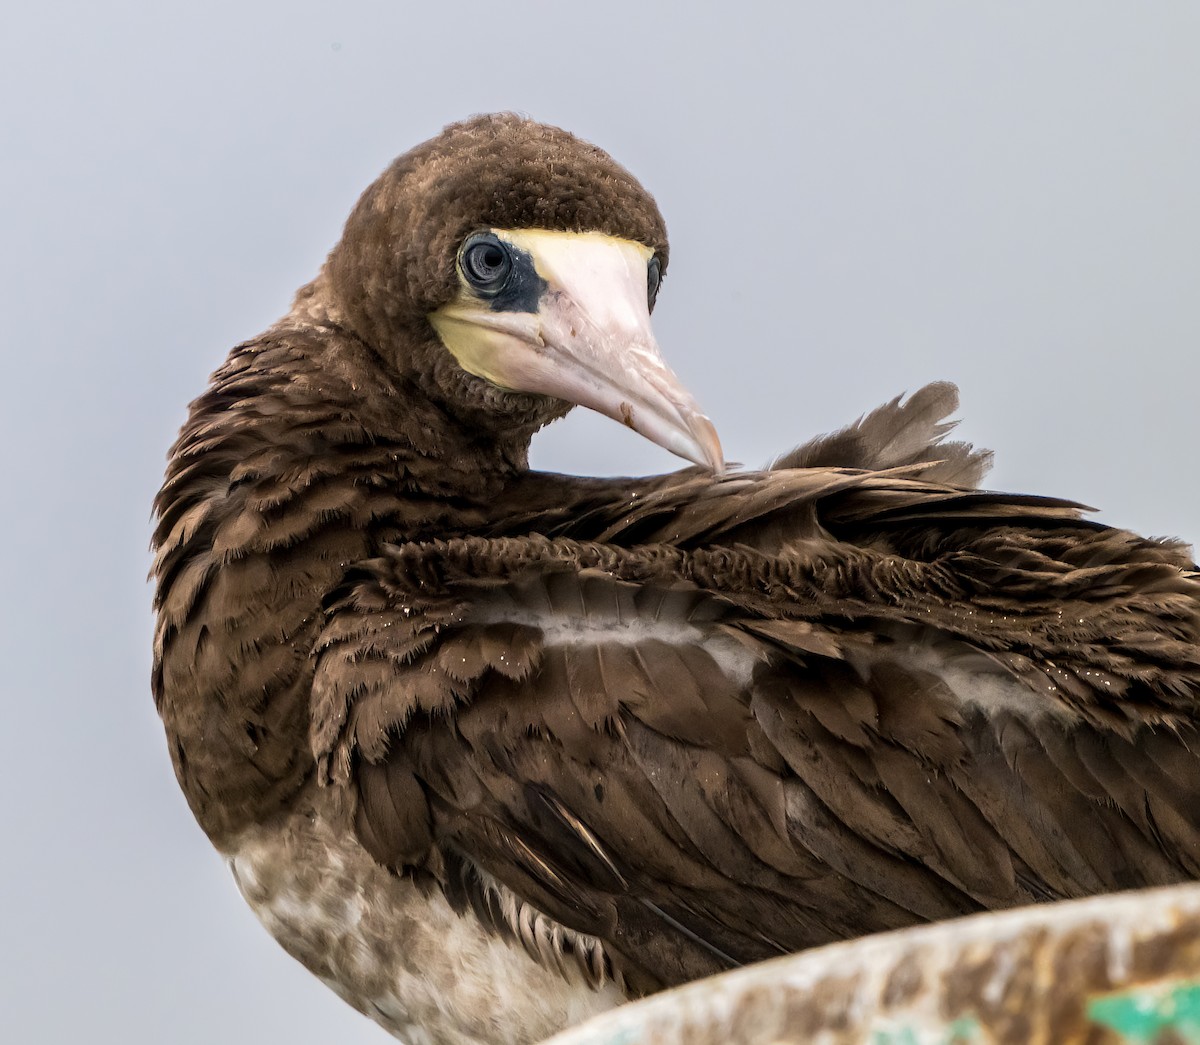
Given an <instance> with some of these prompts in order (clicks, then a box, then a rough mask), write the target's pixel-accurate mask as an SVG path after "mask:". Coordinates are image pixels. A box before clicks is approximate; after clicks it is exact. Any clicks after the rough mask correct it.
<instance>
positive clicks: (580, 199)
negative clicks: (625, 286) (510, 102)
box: [327, 114, 668, 430]
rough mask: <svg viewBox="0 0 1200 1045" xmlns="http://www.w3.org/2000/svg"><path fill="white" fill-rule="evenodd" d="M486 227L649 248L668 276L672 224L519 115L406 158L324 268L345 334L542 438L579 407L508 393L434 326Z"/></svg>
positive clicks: (565, 138) (590, 158)
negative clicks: (467, 365) (464, 249)
mask: <svg viewBox="0 0 1200 1045" xmlns="http://www.w3.org/2000/svg"><path fill="white" fill-rule="evenodd" d="M486 229H544V230H553V231H560V232H574V233H588V232H594V233H603V234H605V235H608V236H611V237H616V238H620V239H624V240H630V241H633V242H635V243H640V244H643V245H644V246H646V247H647V248H649V250H650V251H651V252H652V254H653V256H654V257H655V258H656V259H657V263H658V265H659V266H660V270H661V271H665V269H666V265H667V258H668V244H667V231H666V225H665V223H664V222H663V218H662V215H661V214H660V213H659V210H658V206H657V205H656V204H655V202H654V199H653V197H652V196H651V195H650V194H649V193H648V192H646V190H645V189H644V188H642V186H641V185H640V184H639V183H638V182H637V180H636V179H635V178H634V177H633V176H632V175H631V174H630V173H629V172H628V171H627V170H625V168H624V167H622V166H621V165H620V164H618V163H617V162H616V161H614V160H613V159H612V157H611V156H609V155H608V153H606V152H604V151H603V150H602V149H599V148H597V147H596V146H594V145H591V144H589V143H588V142H585V141H583V140H581V139H580V138H577V137H575V135H573V134H570V133H568V132H567V131H564V130H560V129H559V128H557V127H550V126H546V125H544V124H539V123H536V122H534V121H533V120H530V119H527V118H525V117H521V116H516V115H512V114H493V115H485V116H478V117H475V118H473V119H470V120H465V121H463V122H461V123H456V124H451V125H450V126H449V127H447V128H446V129H445V130H444V131H442V133H441V134H439V135H437V136H436V137H434V138H431V139H430V140H429V141H427V142H424V143H423V144H421V145H418V146H417V147H416V148H414V149H411V150H410V151H409V152H406V153H405V154H404V155H402V156H400V157H399V158H398V159H397V160H396V161H395V162H393V163H392V164H391V166H389V167H388V168H387V170H386V171H384V173H383V174H382V175H380V177H379V178H378V179H376V181H375V182H374V184H372V185H371V186H370V187H369V188H368V189H367V190H366V192H364V193H363V195H362V197H361V198H360V199H359V201H358V203H357V205H356V206H355V208H354V210H353V212H352V213H351V215H350V218H349V220H348V221H347V222H346V227H345V231H344V233H343V236H342V239H341V241H340V242H339V243H338V244H337V246H336V247H334V249H333V251H332V252H331V254H330V256H329V261H328V264H327V276H328V287H329V293H330V297H331V299H332V303H333V304H334V305H335V307H336V308H337V309H338V310H339V312H340V314H341V315H342V316H343V317H344V320H345V323H346V325H347V326H348V327H349V328H350V329H351V330H352V331H353V332H354V333H355V334H357V335H358V336H359V337H360V338H362V339H363V340H364V341H365V342H367V343H368V344H370V345H371V346H372V348H374V349H375V350H376V351H377V352H378V353H379V355H380V357H381V361H382V362H383V363H384V364H386V365H387V366H388V367H390V368H394V369H395V370H396V371H397V372H398V373H399V374H400V375H402V378H403V379H405V380H411V381H413V382H415V383H416V384H417V386H418V387H420V389H421V390H422V392H424V393H425V394H426V395H430V396H433V397H434V398H436V399H437V400H438V401H440V402H441V403H443V404H445V405H448V406H449V407H450V409H452V410H454V411H456V412H463V413H465V415H466V416H467V419H468V420H469V423H470V424H472V425H473V426H485V427H491V426H492V425H495V426H496V428H497V429H502V430H510V429H511V428H512V426H513V425H514V424H516V425H518V426H520V427H523V428H529V429H530V430H533V429H536V428H537V427H539V426H540V425H542V424H544V423H546V422H547V421H549V420H551V419H553V418H554V417H558V416H560V415H561V414H563V413H565V412H566V411H567V410H568V409H569V408H570V406H572V405H573V404H572V403H570V402H564V401H562V400H561V399H549V398H547V397H546V396H543V395H538V394H536V393H532V394H531V393H529V392H527V391H525V390H521V389H506V390H505V392H507V394H505V393H503V392H498V390H497V387H496V385H495V384H494V383H493V382H488V381H481V380H480V379H479V378H477V377H475V376H473V375H471V374H469V373H467V372H465V371H464V370H463V369H462V367H461V366H460V365H459V364H458V363H457V362H456V361H455V360H454V359H453V357H451V356H450V355H448V354H447V352H446V349H445V347H444V346H443V345H442V344H441V343H440V342H439V340H438V338H437V336H436V334H435V333H434V331H433V329H432V327H431V326H430V323H429V316H430V314H431V313H433V312H435V311H436V310H437V309H439V308H441V307H443V306H445V305H446V304H447V303H448V302H450V301H451V300H452V298H453V297H454V296H455V294H456V293H457V292H458V290H459V279H458V276H457V273H456V259H457V257H458V253H459V249H460V247H461V245H462V244H463V241H464V240H465V239H466V238H467V237H468V236H469V235H470V234H471V233H473V232H479V231H482V230H486ZM514 393H515V394H514Z"/></svg>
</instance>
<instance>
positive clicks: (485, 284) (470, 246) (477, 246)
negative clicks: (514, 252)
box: [461, 233, 512, 290]
mask: <svg viewBox="0 0 1200 1045" xmlns="http://www.w3.org/2000/svg"><path fill="white" fill-rule="evenodd" d="M461 264H462V271H463V275H464V276H466V278H467V281H468V282H469V283H470V284H471V285H472V286H474V287H475V288H476V289H477V290H498V289H499V287H500V286H501V285H502V284H503V283H504V281H505V279H506V278H507V277H508V273H509V270H510V269H511V268H512V258H511V257H510V256H509V253H508V251H507V250H506V249H505V247H504V245H503V244H502V243H501V242H500V241H499V240H498V239H497V238H496V237H495V236H494V235H492V234H491V233H481V234H480V235H478V236H472V237H471V239H469V240H467V243H466V246H465V247H464V248H463V252H462V262H461Z"/></svg>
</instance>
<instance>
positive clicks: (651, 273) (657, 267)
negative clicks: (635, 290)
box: [646, 258, 662, 308]
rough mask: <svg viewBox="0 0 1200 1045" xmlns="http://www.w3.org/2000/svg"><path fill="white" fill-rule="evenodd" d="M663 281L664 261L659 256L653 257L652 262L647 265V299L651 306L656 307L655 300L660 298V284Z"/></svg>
mask: <svg viewBox="0 0 1200 1045" xmlns="http://www.w3.org/2000/svg"><path fill="white" fill-rule="evenodd" d="M661 282H662V262H661V261H659V260H658V258H651V259H650V264H648V265H647V266H646V300H647V302H648V303H649V305H650V307H651V308H654V302H655V301H657V300H658V285H659V284H660V283H661Z"/></svg>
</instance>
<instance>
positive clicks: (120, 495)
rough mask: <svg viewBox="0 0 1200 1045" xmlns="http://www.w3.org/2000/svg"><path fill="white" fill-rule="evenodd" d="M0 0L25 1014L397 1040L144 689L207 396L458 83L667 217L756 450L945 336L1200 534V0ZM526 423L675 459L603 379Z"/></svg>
mask: <svg viewBox="0 0 1200 1045" xmlns="http://www.w3.org/2000/svg"><path fill="white" fill-rule="evenodd" d="M11 7H12V9H11V10H10V11H8V12H6V14H5V16H4V25H3V31H2V32H0V41H2V42H0V54H2V58H0V99H2V101H0V107H2V109H0V200H2V201H3V202H2V203H0V245H2V248H3V249H2V250H0V265H2V266H3V272H2V274H0V275H2V278H0V287H2V288H3V289H2V290H0V294H2V296H3V316H4V321H3V333H2V334H0V345H2V346H3V364H4V366H3V374H4V384H5V391H6V394H5V396H4V408H3V410H2V411H0V425H2V426H3V446H4V459H5V461H6V467H5V470H6V474H7V475H8V476H9V478H8V480H7V481H6V484H5V488H6V490H7V493H6V495H5V497H4V502H3V507H2V511H0V538H2V541H3V544H2V546H3V548H4V558H3V594H4V597H3V600H2V603H0V615H2V617H3V620H2V621H0V642H2V643H3V647H2V653H3V664H4V668H3V671H4V674H3V682H2V683H0V690H2V693H0V701H2V703H0V707H2V710H3V727H2V732H0V738H2V739H3V743H4V752H5V753H4V757H3V759H2V760H0V781H2V782H3V787H4V801H3V803H2V812H0V832H2V833H0V838H3V840H4V841H3V846H2V848H3V853H4V858H3V860H0V897H2V898H3V916H2V918H0V940H2V941H3V944H2V947H0V1037H3V1038H4V1040H6V1041H13V1042H68V1041H79V1040H87V1041H90V1042H135V1043H150V1042H172V1043H181V1045H182V1043H197V1045H198V1043H209V1042H216V1041H219V1042H222V1043H224V1045H240V1043H249V1042H261V1041H285V1040H287V1041H300V1042H317V1041H331V1040H337V1041H339V1042H346V1043H351V1042H363V1043H366V1042H372V1041H374V1042H381V1041H383V1040H386V1039H385V1037H384V1035H383V1034H382V1032H381V1031H378V1030H377V1029H376V1028H375V1027H374V1025H373V1024H370V1023H368V1022H367V1021H366V1020H364V1019H363V1018H361V1017H359V1016H358V1015H356V1014H355V1013H353V1012H352V1011H351V1010H350V1009H349V1008H347V1007H346V1006H345V1005H343V1004H342V1003H341V1002H340V1001H338V1000H337V999H336V998H335V997H334V996H333V995H332V994H331V993H330V992H329V991H327V990H326V989H325V988H324V987H322V986H321V985H320V984H319V983H318V982H317V981H316V980H314V979H312V978H311V977H309V975H308V974H307V973H306V972H304V971H303V970H302V969H301V968H300V967H299V966H298V965H296V964H295V963H293V962H292V961H291V959H289V958H287V957H286V956H285V955H284V954H283V952H282V951H281V950H279V948H278V947H277V946H276V945H275V944H274V943H273V942H272V941H271V940H270V939H269V938H268V936H267V935H266V933H265V932H264V931H263V930H262V929H261V928H260V927H259V926H258V924H257V922H255V920H254V918H253V916H252V915H251V914H250V912H249V910H248V909H247V908H245V907H244V905H243V904H242V902H241V899H240V898H239V897H238V896H237V894H236V891H235V889H234V886H233V882H232V880H231V879H230V878H229V876H228V874H227V872H226V869H225V868H224V866H223V864H222V863H221V861H220V860H219V859H218V857H217V856H216V854H215V853H214V852H213V851H212V850H211V849H210V848H209V846H208V844H207V842H206V840H205V839H204V838H203V836H202V835H201V833H200V831H199V829H198V828H196V827H195V825H194V824H193V822H192V820H191V817H190V815H189V813H188V811H187V808H186V806H185V804H184V802H183V799H182V797H181V796H180V794H179V792H178V790H177V788H176V785H175V781H174V778H173V776H172V774H171V770H170V767H169V763H168V760H167V756H166V751H165V745H164V743H163V739H162V734H161V729H160V727H159V724H158V721H157V718H156V717H155V714H154V711H153V706H152V703H151V699H150V694H149V689H148V684H147V676H148V665H149V635H150V614H149V609H148V606H149V591H148V589H147V588H146V587H145V585H144V582H143V578H144V576H145V573H146V569H147V565H148V555H147V553H146V550H145V549H146V543H147V539H148V533H149V524H148V513H149V504H150V500H151V497H152V496H153V493H154V491H155V489H156V488H157V484H158V481H159V478H160V476H161V473H162V463H163V454H164V451H165V450H166V447H167V446H168V444H169V443H170V441H171V439H172V437H173V434H174V432H175V430H176V429H177V427H178V425H179V423H180V422H181V420H182V418H183V413H184V407H185V404H186V403H187V402H188V400H189V399H191V398H192V397H193V396H194V395H196V394H198V393H199V392H200V390H201V388H202V387H203V384H204V381H205V377H206V375H207V374H208V373H209V371H211V370H212V369H213V368H214V367H215V366H217V364H218V363H219V362H220V360H221V359H222V358H223V356H224V354H225V352H226V351H227V350H228V348H229V347H230V346H232V345H233V344H235V343H236V342H238V341H239V340H241V339H243V338H245V337H248V336H251V335H253V334H254V333H256V332H257V331H259V330H261V329H262V328H263V327H265V326H266V325H268V324H269V323H270V322H271V321H272V320H273V319H274V318H275V317H276V316H278V315H279V314H280V313H282V312H283V311H285V310H286V308H287V306H288V303H289V300H290V295H291V293H292V291H293V290H294V289H295V288H296V287H297V286H298V285H300V284H301V283H303V282H304V281H305V280H307V279H308V278H309V277H310V276H311V275H312V274H313V273H314V272H315V271H316V269H317V267H318V265H319V264H320V262H321V260H322V258H323V257H324V254H325V252H326V251H327V250H328V249H329V247H330V246H331V245H332V244H333V243H334V241H335V240H336V238H337V236H338V234H339V230H340V227H341V223H342V221H343V220H344V218H345V216H346V214H347V213H348V211H349V209H350V207H351V205H352V204H353V202H354V200H355V198H356V196H357V194H358V193H359V192H360V191H361V190H362V189H363V188H365V187H366V185H367V184H368V183H369V182H370V181H371V180H372V179H373V178H374V177H375V175H376V174H377V173H378V172H379V171H380V170H381V169H382V168H383V167H384V166H385V164H386V163H387V162H388V161H389V160H390V159H391V158H392V157H393V156H394V155H396V154H398V153H400V152H402V151H404V150H405V149H407V148H409V147H410V146H411V145H413V144H415V143H417V142H419V141H421V140H423V139H425V138H427V137H429V136H430V135H432V134H434V133H436V132H437V131H438V129H439V128H440V127H441V126H442V125H443V124H444V123H447V122H449V121H451V120H454V119H458V118H461V117H463V116H465V115H468V114H470V113H474V112H480V111H485V110H494V109H516V110H520V111H524V112H527V113H529V114H530V115H532V116H535V117H537V118H538V119H541V120H545V121H548V122H552V123H557V124H561V125H563V126H566V127H569V128H571V129H572V130H574V131H576V132H577V133H579V134H581V135H583V136H584V137H586V138H588V139H590V140H592V141H595V142H597V143H598V144H600V145H602V146H604V147H605V148H606V149H608V150H609V151H610V152H612V153H613V154H614V155H615V156H616V157H617V159H618V160H620V161H621V162H622V163H624V164H625V165H627V166H628V167H630V168H631V169H632V170H633V171H634V173H635V174H637V175H638V176H639V177H640V178H641V179H642V181H643V182H644V183H645V184H646V185H647V187H648V188H649V189H650V190H651V191H652V192H654V193H655V194H656V195H657V197H658V200H659V202H660V204H661V205H662V208H663V210H664V212H665V214H666V216H667V220H668V222H669V224H670V228H671V233H672V246H673V251H672V263H671V271H670V275H669V277H668V279H667V281H666V284H665V286H664V290H663V295H662V297H661V299H660V305H659V309H658V311H657V313H656V316H655V319H656V326H657V329H658V333H659V339H660V342H661V343H662V345H663V348H664V351H665V352H666V354H667V356H668V357H669V359H670V360H671V361H672V363H673V364H674V366H675V368H676V369H677V371H678V372H679V373H680V375H681V376H682V377H683V379H684V380H685V382H686V383H687V384H688V385H689V386H690V387H691V388H692V390H693V391H694V392H695V394H696V396H697V398H698V399H699V400H700V402H701V403H702V404H703V405H704V406H705V408H706V409H707V410H708V412H709V413H710V414H711V416H712V417H713V419H714V420H715V421H716V423H717V426H718V428H719V430H720V431H721V433H722V436H723V439H724V442H725V447H726V452H727V453H728V455H729V456H730V457H731V458H732V459H734V460H740V461H743V462H746V463H748V464H758V463H762V462H764V461H765V460H766V459H768V458H769V457H771V456H772V455H774V454H776V453H778V452H780V451H782V450H785V449H787V448H788V447H790V446H791V445H793V444H794V443H796V442H799V441H801V440H802V439H804V438H807V437H808V436H809V435H812V434H814V433H817V432H821V431H826V430H829V429H831V428H834V427H838V426H840V425H842V424H844V423H846V422H848V421H850V420H852V419H853V418H854V417H856V416H857V415H858V414H860V413H861V412H862V411H864V410H866V409H868V408H870V407H872V406H874V405H876V404H878V403H879V402H881V401H883V400H885V399H888V398H890V397H891V396H893V395H895V394H897V393H899V392H901V391H904V390H910V389H913V388H916V387H917V386H919V385H921V384H922V383H924V382H926V381H929V380H932V379H935V378H949V379H952V380H954V381H956V382H958V384H959V385H960V386H961V389H962V398H963V403H962V409H961V416H962V417H963V418H964V419H965V420H964V423H963V425H962V427H961V432H962V433H963V434H964V435H965V436H966V437H967V438H970V439H972V440H974V441H976V442H978V443H982V444H984V445H988V446H991V447H993V448H994V449H995V450H996V451H997V467H996V469H995V471H994V472H993V475H992V479H991V485H993V486H997V487H1003V488H1009V489H1020V490H1026V491H1036V492H1045V493H1054V494H1060V495H1064V496H1067V497H1074V498H1077V499H1079V500H1082V501H1085V502H1087V503H1089V504H1093V505H1096V506H1097V507H1099V508H1101V509H1103V516H1102V517H1103V518H1105V519H1107V520H1110V521H1113V522H1117V523H1121V524H1125V525H1129V526H1131V527H1134V528H1136V529H1139V530H1141V531H1143V532H1146V533H1152V534H1170V535H1178V536H1182V537H1185V538H1187V539H1190V540H1195V539H1197V538H1200V488H1198V485H1197V483H1196V474H1195V466H1194V459H1195V447H1196V444H1197V439H1198V436H1200V411H1198V410H1197V408H1196V403H1195V396H1196V389H1197V385H1198V379H1200V353H1198V351H1197V349H1198V347H1200V65H1198V57H1197V56H1198V55H1200V5H1198V4H1196V3H1194V2H1193V0H1180V2H1177V3H1154V2H1150V3H1144V4H1132V3H1117V2H1103V0H1078V2H1048V0H1038V2H1005V3H985V2H982V0H979V2H973V3H961V2H957V0H947V2H942V3H937V2H923V0H922V2H876V3H849V2H847V3H832V2H827V3H821V4H813V3H793V4H789V5H786V7H785V5H783V4H779V5H768V4H764V3H754V2H748V0H739V2H738V3H735V4H722V5H719V6H717V5H711V6H710V5H707V4H703V3H690V4H683V3H678V4H666V3H661V4H655V3H651V2H642V3H628V2H612V0H605V2H603V3H601V2H599V0H597V2H595V3H591V4H586V5H585V4H580V3H556V4H551V3H532V2H521V0H505V2H503V3H494V4H486V5H485V4H478V3H466V2H453V3H451V2H446V3H436V2H433V0H427V2H424V3H421V4H410V3H403V2H399V0H389V2H378V3H364V2H354V0H343V2H341V3H338V4H319V3H314V2H307V0H288V2H286V3H285V2H282V0H270V2H263V3H253V2H247V0H238V2H236V3H235V2H227V0H207V2H205V3H203V4H195V3H189V4H176V3H164V2H149V0H109V2H106V3H101V4H91V3H86V4H85V3H75V4H68V3H55V2H45V3H40V4H34V3H26V4H21V5H15V4H14V5H11ZM535 461H536V463H537V465H538V466H540V467H544V468H553V469H557V470H562V471H578V472H608V473H623V472H645V471H658V470H666V469H671V468H674V467H675V466H676V465H675V462H674V461H673V460H672V459H670V458H669V457H667V456H666V455H665V454H664V453H662V452H661V451H658V450H657V449H655V448H654V447H651V446H650V445H649V444H646V443H644V442H640V441H638V440H637V439H636V438H634V437H633V436H632V435H631V434H629V433H627V432H625V431H624V430H623V429H621V428H620V427H619V426H617V425H615V424H613V423H612V422H608V421H603V420H600V419H592V418H589V417H584V416H582V415H581V414H577V415H575V416H574V417H572V418H571V419H569V420H568V421H566V422H564V423H561V424H559V425H556V426H554V427H553V428H552V429H551V430H549V431H547V432H545V433H544V434H543V435H542V436H541V437H540V439H539V441H538V442H537V443H536V449H535Z"/></svg>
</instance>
